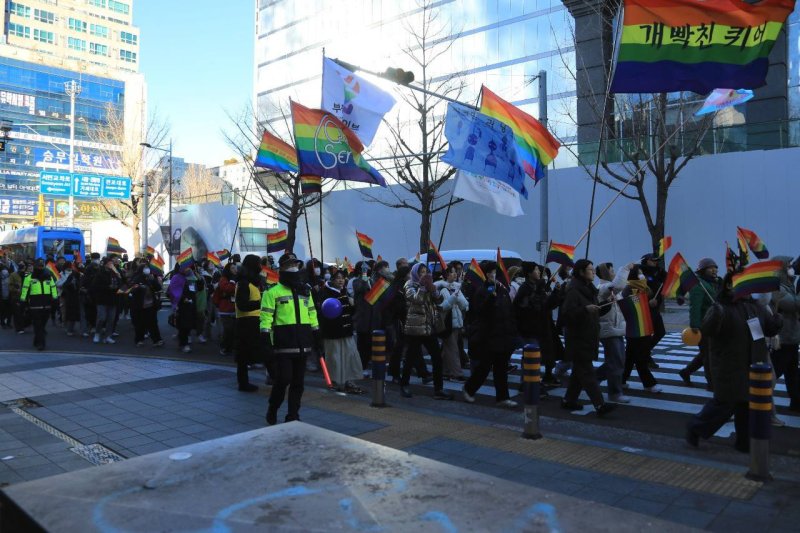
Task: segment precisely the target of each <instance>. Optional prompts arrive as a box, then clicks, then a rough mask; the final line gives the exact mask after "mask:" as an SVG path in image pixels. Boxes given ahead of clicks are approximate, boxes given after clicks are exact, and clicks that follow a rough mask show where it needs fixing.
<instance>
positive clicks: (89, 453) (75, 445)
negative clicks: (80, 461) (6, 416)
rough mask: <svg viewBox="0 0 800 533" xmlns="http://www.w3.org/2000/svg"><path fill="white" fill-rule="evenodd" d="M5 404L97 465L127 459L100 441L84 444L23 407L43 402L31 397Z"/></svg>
mask: <svg viewBox="0 0 800 533" xmlns="http://www.w3.org/2000/svg"><path fill="white" fill-rule="evenodd" d="M4 405H5V406H6V407H8V408H9V409H11V412H13V413H15V414H17V415H19V416H21V417H22V418H24V419H25V420H27V421H28V422H30V423H32V424H34V425H35V426H38V427H40V428H41V429H43V430H45V431H46V432H48V433H49V434H51V435H53V436H54V437H56V438H59V439H61V440H63V441H64V442H66V443H67V444H69V445H70V446H71V448H70V451H72V452H73V453H75V454H77V455H79V456H80V457H83V458H84V459H86V460H87V461H89V462H90V463H92V464H93V465H95V466H98V465H107V464H110V463H117V462H119V461H123V460H125V457H124V456H122V455H120V454H118V453H117V452H115V451H114V450H111V449H110V448H106V447H105V446H103V445H102V444H100V443H94V444H83V443H82V442H81V441H79V440H78V439H76V438H74V437H71V436H70V435H67V434H66V433H64V432H63V431H61V430H60V429H58V428H56V427H54V426H51V425H50V424H48V423H47V422H45V421H44V420H42V419H41V418H39V417H37V416H34V415H32V414H30V413H29V412H28V411H26V410H25V409H23V407H26V408H28V409H31V408H35V407H41V404H39V403H37V402H35V401H33V400H31V399H29V398H20V399H17V400H13V401H10V402H5V403H4Z"/></svg>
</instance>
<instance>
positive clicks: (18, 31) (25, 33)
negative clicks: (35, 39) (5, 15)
mask: <svg viewBox="0 0 800 533" xmlns="http://www.w3.org/2000/svg"><path fill="white" fill-rule="evenodd" d="M8 33H9V34H10V35H16V36H17V37H25V38H26V39H30V38H31V29H30V28H29V27H28V26H23V25H22V24H14V23H13V22H9V23H8Z"/></svg>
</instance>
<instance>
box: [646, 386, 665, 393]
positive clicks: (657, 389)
mask: <svg viewBox="0 0 800 533" xmlns="http://www.w3.org/2000/svg"><path fill="white" fill-rule="evenodd" d="M644 390H646V391H647V392H650V393H652V394H658V393H659V392H662V391H663V389H662V388H661V387H659V386H658V385H653V386H652V387H645V388H644Z"/></svg>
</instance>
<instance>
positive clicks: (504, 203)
mask: <svg viewBox="0 0 800 533" xmlns="http://www.w3.org/2000/svg"><path fill="white" fill-rule="evenodd" d="M453 196H456V197H458V198H463V199H464V200H469V201H470V202H475V203H477V204H482V205H485V206H486V207H489V208H491V209H494V210H495V211H497V212H498V213H499V214H501V215H506V216H509V217H518V216H522V215H524V214H525V212H524V211H523V210H522V203H521V201H520V199H519V193H518V192H517V191H515V190H514V188H513V187H511V185H509V184H507V183H504V182H502V181H499V180H496V179H493V178H487V177H486V176H479V175H477V174H472V173H471V172H467V171H465V170H459V171H458V172H457V174H456V185H455V189H453Z"/></svg>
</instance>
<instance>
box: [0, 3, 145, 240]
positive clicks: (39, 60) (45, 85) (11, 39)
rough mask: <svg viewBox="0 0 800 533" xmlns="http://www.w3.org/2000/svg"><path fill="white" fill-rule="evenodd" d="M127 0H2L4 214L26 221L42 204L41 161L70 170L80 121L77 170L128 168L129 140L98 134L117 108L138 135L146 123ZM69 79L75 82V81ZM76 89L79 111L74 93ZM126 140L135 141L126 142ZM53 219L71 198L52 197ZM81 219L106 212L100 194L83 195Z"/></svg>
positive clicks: (62, 218)
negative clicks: (105, 139) (106, 139)
mask: <svg viewBox="0 0 800 533" xmlns="http://www.w3.org/2000/svg"><path fill="white" fill-rule="evenodd" d="M132 4H133V2H132V1H131V0H127V1H125V2H118V1H115V0H59V1H58V2H56V1H53V0H22V1H20V2H16V1H13V2H12V1H7V0H0V5H2V6H3V12H4V19H5V24H4V29H3V38H2V43H0V120H3V121H9V122H10V123H11V124H10V125H11V132H10V134H9V142H8V143H6V150H5V151H4V152H0V223H2V224H5V225H6V226H7V225H8V224H10V223H13V224H18V225H25V224H29V223H31V222H32V220H33V218H34V216H35V215H36V212H37V210H38V193H39V175H40V172H41V171H42V170H62V171H63V170H68V169H69V167H70V161H69V152H70V147H69V143H70V141H69V139H70V127H71V125H72V124H73V123H74V125H75V129H74V137H75V145H74V154H75V155H74V168H75V171H76V172H84V173H97V174H120V173H122V171H121V165H120V162H121V157H122V151H123V146H122V144H123V143H122V142H119V144H117V143H114V144H104V143H100V142H98V136H97V135H96V132H97V131H98V129H99V128H101V127H103V126H105V125H106V124H107V119H108V114H109V113H114V114H115V115H117V116H119V117H122V118H123V121H124V136H125V138H126V139H128V141H129V142H130V143H138V142H139V140H140V139H141V134H142V132H143V131H144V121H145V110H146V101H147V95H146V85H145V82H144V77H143V76H142V75H141V74H140V73H139V72H138V60H139V29H138V28H136V27H134V26H133V6H132ZM68 89H69V91H68ZM74 89H77V90H76V91H75V92H76V93H77V94H76V95H75V120H74V121H73V120H72V117H71V116H70V103H71V102H70V94H69V92H71V91H72V90H74ZM125 144H127V143H125ZM45 205H46V207H47V209H48V215H49V217H46V221H47V223H52V224H59V225H63V224H66V222H67V217H68V213H69V209H68V205H69V203H68V198H65V197H55V196H54V197H49V196H48V197H46V198H45ZM75 206H76V209H75V220H76V224H77V225H82V226H85V225H86V224H87V223H88V222H89V221H90V220H91V219H93V218H107V214H106V212H105V210H104V209H103V208H102V205H101V204H100V203H99V202H96V201H81V200H80V199H78V200H77V201H76V202H75Z"/></svg>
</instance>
